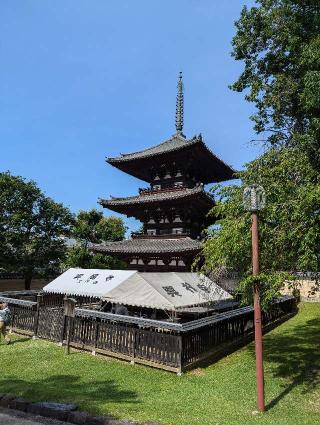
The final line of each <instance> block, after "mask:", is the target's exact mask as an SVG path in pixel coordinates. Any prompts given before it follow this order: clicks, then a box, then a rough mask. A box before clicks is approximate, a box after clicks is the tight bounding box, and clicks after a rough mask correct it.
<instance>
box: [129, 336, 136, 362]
mask: <svg viewBox="0 0 320 425" xmlns="http://www.w3.org/2000/svg"><path fill="white" fill-rule="evenodd" d="M136 335H137V329H136V328H133V344H132V359H131V362H130V363H131V364H135V357H136Z"/></svg>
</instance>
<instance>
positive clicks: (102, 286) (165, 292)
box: [43, 268, 232, 310]
mask: <svg viewBox="0 0 320 425" xmlns="http://www.w3.org/2000/svg"><path fill="white" fill-rule="evenodd" d="M43 290H44V292H47V293H59V294H66V295H73V296H77V295H78V296H91V297H97V298H102V299H103V300H105V301H109V302H111V303H116V304H124V305H132V306H139V307H146V308H154V309H161V310H178V309H181V308H184V307H190V306H195V305H201V304H207V303H212V302H219V301H222V300H227V299H231V298H232V297H231V295H230V294H229V293H228V292H226V291H225V290H224V289H222V288H221V287H220V286H218V285H217V284H215V283H214V282H212V281H211V280H210V279H208V278H207V277H205V276H201V275H198V274H197V273H189V272H186V273H177V272H161V273H140V272H137V271H135V270H99V269H74V268H71V269H69V270H67V271H66V272H64V273H63V274H62V275H61V276H59V277H58V278H56V279H54V280H53V281H52V282H51V283H49V284H48V285H46V286H45V287H44V288H43Z"/></svg>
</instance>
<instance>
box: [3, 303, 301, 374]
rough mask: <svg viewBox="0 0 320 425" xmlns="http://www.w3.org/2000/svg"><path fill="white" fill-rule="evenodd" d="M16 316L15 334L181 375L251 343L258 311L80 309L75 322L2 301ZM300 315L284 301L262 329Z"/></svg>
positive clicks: (59, 312)
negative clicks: (147, 314)
mask: <svg viewBox="0 0 320 425" xmlns="http://www.w3.org/2000/svg"><path fill="white" fill-rule="evenodd" d="M0 302H7V303H8V304H9V306H10V309H11V312H12V324H11V326H12V329H13V330H14V331H16V332H22V333H26V334H28V335H34V336H37V337H39V338H44V339H48V340H51V341H56V342H60V343H65V342H66V339H67V335H68V334H69V335H70V345H71V346H73V347H75V348H78V349H84V350H90V351H92V352H93V354H95V353H101V354H106V355H109V356H114V357H117V358H121V359H125V360H129V361H131V362H132V363H135V362H137V363H142V364H147V365H150V366H154V367H159V368H162V369H166V370H169V371H174V372H178V373H180V372H181V371H183V370H185V369H187V368H190V367H193V366H195V365H196V364H197V363H199V362H200V361H203V360H204V359H206V358H209V357H210V356H212V355H213V354H214V352H216V351H217V350H219V349H220V348H221V347H224V346H225V345H226V344H228V343H229V344H230V343H236V342H239V341H241V340H246V341H247V340H250V339H252V336H253V308H252V307H251V306H249V307H243V308H239V309H236V310H232V311H229V312H226V313H222V314H219V315H216V316H210V317H205V318H202V319H198V320H193V321H190V322H187V323H182V324H179V323H170V322H163V321H156V320H151V319H143V318H139V317H131V316H121V315H116V314H111V313H102V312H98V311H94V310H86V309H80V308H76V310H75V317H74V318H70V317H66V316H64V310H63V307H62V304H61V298H59V299H57V304H58V305H53V304H54V303H53V302H52V303H51V302H43V300H42V299H41V297H38V302H33V301H25V300H20V299H12V298H5V297H1V296H0ZM295 311H296V302H295V299H294V298H293V297H291V296H286V297H282V298H281V299H279V300H278V301H277V302H276V303H274V305H273V308H272V309H271V310H270V311H268V312H266V313H263V317H262V320H263V325H264V326H265V327H266V326H270V325H274V326H275V325H276V324H277V323H279V322H280V321H283V320H285V319H287V318H288V317H290V316H291V315H292V314H294V312H295Z"/></svg>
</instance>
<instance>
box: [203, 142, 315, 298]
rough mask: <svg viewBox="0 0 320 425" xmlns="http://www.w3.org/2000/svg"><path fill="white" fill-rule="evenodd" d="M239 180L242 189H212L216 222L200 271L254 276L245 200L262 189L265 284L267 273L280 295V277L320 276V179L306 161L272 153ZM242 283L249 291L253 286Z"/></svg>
mask: <svg viewBox="0 0 320 425" xmlns="http://www.w3.org/2000/svg"><path fill="white" fill-rule="evenodd" d="M239 177H240V178H241V179H242V183H241V184H240V185H232V186H231V185H230V186H224V187H223V186H221V185H217V186H215V187H214V188H213V192H214V194H215V197H216V206H215V207H214V208H213V210H212V211H211V214H213V215H214V216H215V217H218V221H217V222H216V225H215V226H214V227H213V228H212V229H211V230H210V231H209V233H208V238H207V240H206V241H205V242H204V244H203V254H204V260H205V261H204V265H203V268H202V270H203V271H204V272H205V273H210V272H212V271H215V270H219V269H220V268H221V267H224V268H226V269H232V270H237V271H238V272H239V273H240V277H241V278H243V279H245V278H246V277H248V276H249V275H250V274H251V233H250V228H251V222H250V214H249V213H247V212H246V211H245V210H244V208H243V204H242V195H243V189H244V187H245V186H246V185H248V184H252V183H258V184H260V185H262V186H263V187H264V189H265V191H266V199H267V202H266V207H265V209H264V210H262V211H261V212H260V213H259V216H260V220H259V233H260V256H261V258H260V263H261V270H263V271H264V272H265V275H264V283H266V279H265V277H266V275H267V273H268V275H269V283H270V284H272V285H273V288H274V289H275V291H274V294H276V292H277V291H279V290H280V287H281V285H280V284H281V283H282V282H283V279H282V281H281V280H279V279H277V278H276V276H275V274H277V272H279V271H288V272H294V271H308V270H314V271H318V270H320V231H319V229H320V214H319V211H320V185H319V184H318V185H315V184H314V182H315V181H319V173H317V171H316V170H314V169H313V168H312V166H311V165H310V163H309V161H308V157H307V155H306V154H303V153H301V152H300V150H298V149H297V148H287V147H281V148H272V149H269V150H268V151H267V152H266V153H265V154H263V155H261V156H260V157H259V158H258V159H256V160H254V161H252V162H251V163H249V164H248V165H247V169H246V170H245V171H243V172H241V173H239ZM243 282H244V283H243V284H242V290H245V288H246V283H248V284H249V283H250V282H249V281H248V280H244V281H243ZM251 283H252V282H251ZM269 295H270V294H269ZM246 296H247V298H248V292H246ZM269 298H271V297H269Z"/></svg>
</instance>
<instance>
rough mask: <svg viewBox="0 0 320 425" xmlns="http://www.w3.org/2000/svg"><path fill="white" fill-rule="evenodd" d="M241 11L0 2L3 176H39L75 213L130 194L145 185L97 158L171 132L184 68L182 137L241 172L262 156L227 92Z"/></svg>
mask: <svg viewBox="0 0 320 425" xmlns="http://www.w3.org/2000/svg"><path fill="white" fill-rule="evenodd" d="M244 4H249V5H250V4H251V2H250V1H246V2H245V1H242V0H229V1H226V2H220V1H217V0H216V1H212V0H153V1H151V0H134V1H133V0H130V1H129V0H68V1H66V0H45V1H43V0H24V1H23V2H21V1H13V0H2V1H1V3H0V63H1V67H0V93H1V96H0V143H1V155H0V170H1V171H6V170H10V171H11V173H12V174H18V175H21V176H23V177H25V178H27V179H33V180H35V181H36V182H37V183H38V185H39V186H40V188H41V189H42V190H44V191H45V193H46V194H47V195H48V196H51V197H53V198H54V199H55V200H57V201H59V202H63V203H64V204H65V205H67V206H69V207H70V208H71V210H72V211H73V212H77V211H79V210H80V209H90V208H99V206H98V204H97V199H98V197H102V198H103V197H108V196H109V195H110V194H111V195H114V196H118V195H119V196H127V195H133V194H135V193H136V192H137V190H138V187H144V186H145V183H144V182H141V181H139V180H137V179H135V178H134V177H131V176H128V175H126V174H124V173H122V172H120V171H119V170H117V169H115V168H113V167H111V166H110V165H108V164H106V163H105V161H104V158H105V156H117V155H118V154H119V153H126V152H131V151H136V150H140V149H143V148H145V147H148V146H151V145H153V144H157V143H160V142H161V141H163V140H165V139H167V138H169V137H170V136H171V135H172V134H173V133H174V131H175V128H174V113H175V96H176V84H177V77H178V73H179V71H180V70H181V71H183V76H184V86H185V126H184V133H185V134H186V136H187V137H190V138H191V137H192V136H193V135H194V134H198V133H200V132H201V133H202V135H203V137H204V140H205V142H206V143H207V145H208V146H209V147H210V149H212V150H213V151H214V152H215V153H216V154H217V155H218V156H220V157H221V158H222V159H223V160H225V161H226V162H227V163H229V164H231V165H232V166H234V167H235V168H238V169H239V168H241V167H242V166H243V164H244V163H245V162H248V161H250V160H251V159H253V158H254V157H255V156H257V154H258V153H259V149H258V147H254V146H253V145H252V144H250V143H249V142H250V140H251V139H253V138H255V135H254V133H253V130H252V123H251V121H250V120H249V116H250V115H251V114H252V112H253V106H252V105H249V104H247V102H245V100H244V97H243V94H239V93H235V92H232V91H231V90H230V89H228V84H231V83H232V82H233V81H234V80H235V79H236V77H237V76H238V75H239V74H240V72H241V69H242V64H241V63H238V62H236V61H234V59H233V58H232V57H231V56H230V51H231V39H232V36H233V34H234V32H235V29H234V25H233V24H234V21H235V20H236V19H238V17H239V14H240V10H241V8H242V6H243V5H244ZM105 214H106V215H108V214H111V213H110V212H109V211H105ZM127 224H128V225H129V226H130V228H131V229H135V228H137V227H138V223H136V222H135V221H133V220H129V221H127Z"/></svg>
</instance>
